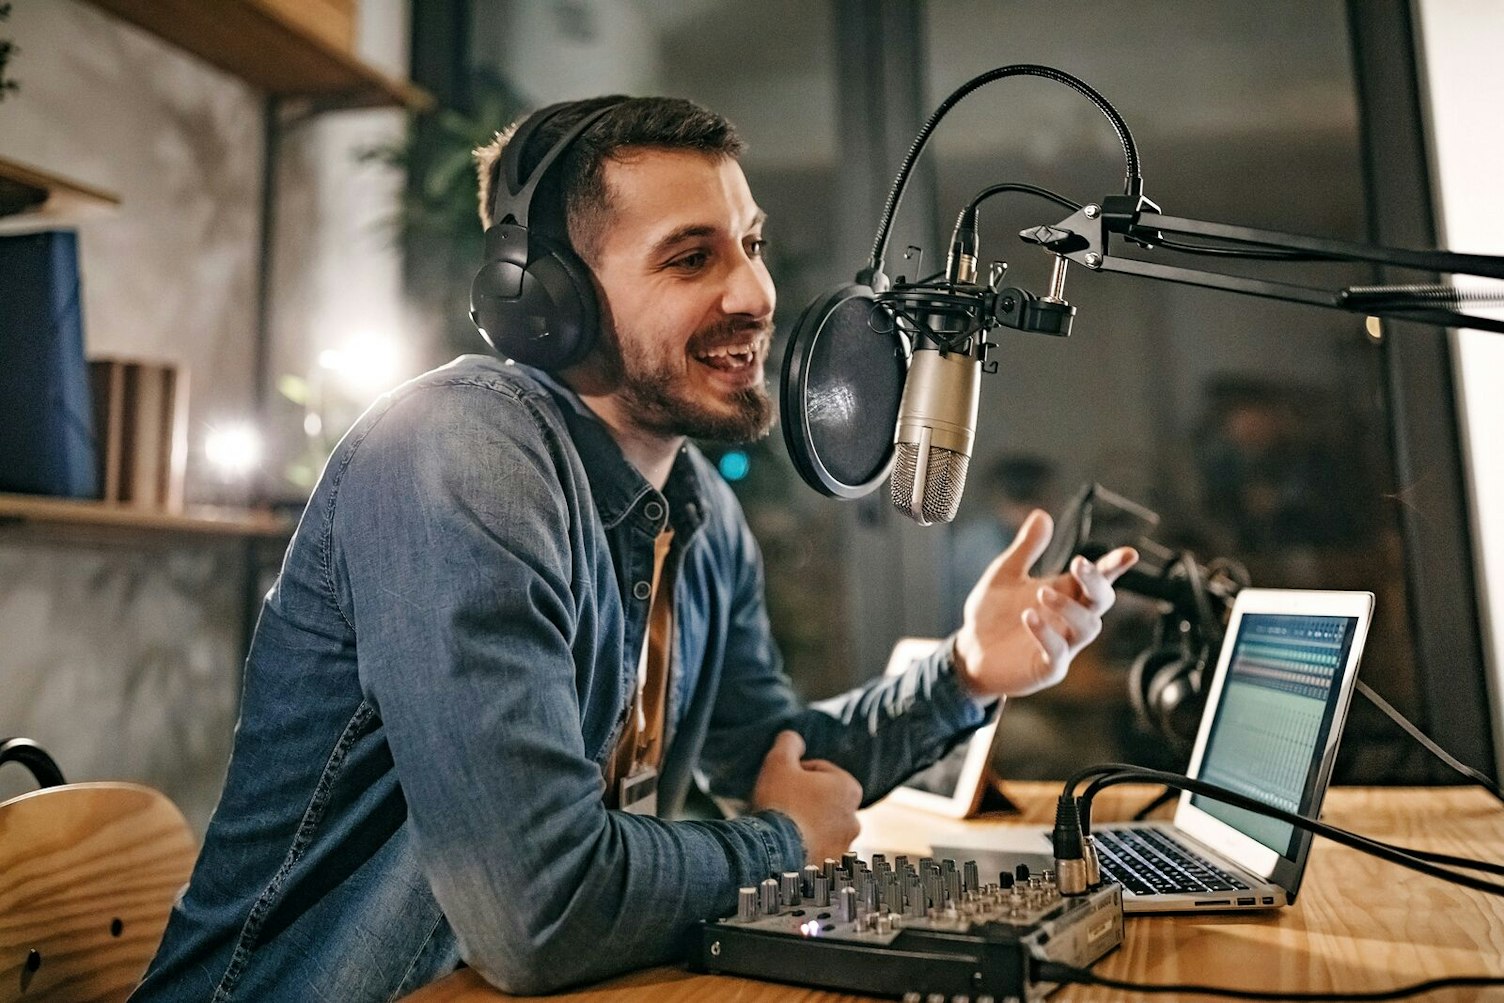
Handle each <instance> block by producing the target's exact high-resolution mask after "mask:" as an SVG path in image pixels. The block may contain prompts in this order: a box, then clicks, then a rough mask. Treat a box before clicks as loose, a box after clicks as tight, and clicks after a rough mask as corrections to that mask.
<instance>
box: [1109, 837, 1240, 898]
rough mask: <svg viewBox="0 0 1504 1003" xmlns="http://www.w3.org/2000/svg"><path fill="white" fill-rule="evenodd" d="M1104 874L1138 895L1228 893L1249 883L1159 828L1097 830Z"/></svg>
mask: <svg viewBox="0 0 1504 1003" xmlns="http://www.w3.org/2000/svg"><path fill="white" fill-rule="evenodd" d="M1092 835H1093V836H1094V837H1095V838H1096V843H1097V856H1098V858H1100V860H1101V862H1102V873H1103V874H1104V875H1106V876H1107V877H1109V878H1112V879H1113V880H1114V881H1116V882H1118V883H1119V884H1121V885H1122V886H1123V888H1124V889H1125V890H1127V891H1129V892H1133V893H1134V894H1137V895H1168V894H1174V893H1176V892H1191V893H1195V892H1228V891H1233V890H1234V889H1237V890H1247V888H1248V885H1246V884H1245V883H1243V882H1242V881H1240V880H1238V879H1237V878H1235V877H1233V876H1232V875H1231V874H1228V873H1227V872H1226V871H1224V870H1222V869H1221V868H1220V867H1217V866H1216V865H1214V864H1212V863H1211V862H1210V861H1208V860H1207V859H1206V858H1204V857H1202V856H1201V855H1199V854H1197V853H1196V852H1195V851H1193V850H1188V849H1186V848H1185V847H1184V846H1182V845H1181V844H1180V843H1179V842H1177V841H1176V840H1174V839H1172V838H1171V837H1169V836H1167V835H1165V834H1164V833H1162V832H1160V831H1158V830H1156V829H1094V830H1093V831H1092Z"/></svg>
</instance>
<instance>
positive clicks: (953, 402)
mask: <svg viewBox="0 0 1504 1003" xmlns="http://www.w3.org/2000/svg"><path fill="white" fill-rule="evenodd" d="M976 255H977V246H976V215H975V213H974V212H963V213H962V214H961V218H960V219H959V220H958V221H957V223H956V232H955V235H954V236H953V237H952V238H951V248H950V257H949V260H948V261H947V264H946V285H947V286H948V287H950V288H951V289H952V290H956V292H955V293H953V294H952V295H951V296H948V297H943V298H942V297H931V298H927V299H925V300H921V301H920V303H921V305H922V307H923V309H921V310H919V311H917V312H918V314H919V316H920V319H921V320H922V321H923V325H922V326H920V327H918V329H917V330H916V331H915V332H914V333H915V339H914V353H913V356H912V358H911V359H910V362H909V372H908V376H907V378H906V379H905V380H904V385H903V399H902V400H901V402H900V403H899V406H898V424H897V426H896V428H895V429H894V434H893V450H894V457H893V474H892V477H891V479H890V480H889V482H888V483H889V486H890V489H891V491H892V496H893V507H894V508H896V509H898V511H900V512H902V513H903V514H904V515H906V516H908V517H909V518H910V519H913V520H914V521H915V522H917V523H919V524H920V525H921V526H929V525H933V524H934V523H937V522H950V521H951V520H952V519H954V518H955V517H956V511H957V509H958V508H959V507H960V504H961V492H962V490H963V489H964V488H965V487H966V468H967V465H968V464H969V463H970V462H971V447H972V444H973V442H974V441H975V440H976V430H977V401H978V399H979V397H980V393H981V386H982V355H983V352H984V349H983V348H982V339H981V338H980V336H977V337H973V338H968V337H967V331H968V330H969V329H971V328H974V326H975V324H974V321H975V317H976V311H977V309H978V305H979V300H978V301H977V302H971V300H973V299H975V297H970V296H968V295H967V294H966V293H964V292H960V290H964V289H967V288H975V286H974V285H973V281H974V279H975V276H976ZM896 292H897V293H898V295H899V296H902V295H903V290H896ZM958 343H959V344H958ZM949 346H955V347H949Z"/></svg>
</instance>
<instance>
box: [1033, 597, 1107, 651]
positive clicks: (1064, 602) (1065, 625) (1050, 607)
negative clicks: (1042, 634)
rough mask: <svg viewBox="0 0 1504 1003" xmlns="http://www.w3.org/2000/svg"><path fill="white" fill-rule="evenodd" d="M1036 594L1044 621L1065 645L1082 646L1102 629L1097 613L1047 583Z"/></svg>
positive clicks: (1100, 619)
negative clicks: (1062, 639) (1063, 640)
mask: <svg viewBox="0 0 1504 1003" xmlns="http://www.w3.org/2000/svg"><path fill="white" fill-rule="evenodd" d="M1037 595H1038V597H1039V602H1040V605H1041V606H1042V607H1043V612H1044V621H1045V623H1046V624H1048V625H1049V626H1051V627H1053V628H1054V630H1055V632H1056V633H1058V634H1059V635H1060V636H1061V637H1062V638H1064V639H1065V643H1066V644H1067V645H1069V646H1070V647H1072V648H1083V647H1085V646H1086V645H1087V644H1089V643H1091V642H1092V641H1093V640H1095V639H1096V636H1097V634H1098V633H1099V632H1100V631H1101V629H1102V618H1101V617H1099V616H1098V615H1097V614H1095V613H1093V612H1092V611H1091V610H1089V609H1087V608H1086V607H1085V606H1083V605H1081V604H1080V603H1079V602H1077V601H1076V600H1075V599H1072V598H1070V597H1069V596H1066V595H1064V594H1063V593H1061V592H1059V591H1057V590H1055V589H1052V588H1050V587H1049V586H1048V585H1044V586H1041V587H1040V589H1039V591H1038V593H1037Z"/></svg>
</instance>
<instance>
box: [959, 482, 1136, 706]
mask: <svg viewBox="0 0 1504 1003" xmlns="http://www.w3.org/2000/svg"><path fill="white" fill-rule="evenodd" d="M1052 532H1053V526H1052V523H1051V521H1050V517H1049V515H1048V514H1047V513H1045V512H1044V511H1042V510H1040V509H1035V510H1034V511H1033V512H1031V513H1029V517H1028V518H1027V519H1025V520H1024V524H1023V525H1022V526H1021V527H1019V530H1018V535H1017V536H1016V537H1014V539H1013V543H1012V545H1010V546H1009V547H1008V549H1007V550H1005V551H1003V553H1002V554H1000V555H998V558H997V559H996V560H995V561H993V562H992V564H991V565H990V566H988V568H987V570H986V572H984V573H983V575H982V578H981V580H980V581H978V582H977V584H976V587H975V588H973V589H972V590H971V594H970V595H969V596H967V597H966V607H965V611H964V614H963V618H962V621H961V629H960V631H958V632H957V634H956V662H957V665H956V668H957V671H958V672H959V673H960V674H961V678H962V679H963V681H964V682H965V683H966V686H967V688H968V689H969V690H970V691H971V692H972V693H973V694H974V695H976V696H979V697H994V696H1023V695H1025V694H1027V693H1033V692H1035V691H1037V690H1042V689H1044V688H1046V687H1048V686H1053V685H1055V684H1056V683H1058V682H1060V681H1061V680H1062V679H1064V678H1065V674H1066V671H1067V670H1068V669H1069V668H1070V665H1071V659H1073V658H1074V657H1075V656H1076V653H1077V652H1079V651H1080V650H1081V649H1082V648H1084V647H1086V646H1087V645H1088V644H1090V643H1091V642H1092V641H1093V640H1094V639H1095V638H1096V636H1097V635H1098V634H1100V633H1101V632H1102V614H1104V613H1106V612H1107V610H1108V609H1110V608H1111V607H1112V602H1113V598H1114V596H1113V591H1112V583H1113V582H1114V581H1116V580H1117V578H1118V576H1119V575H1121V574H1122V573H1123V572H1125V571H1127V570H1128V569H1129V568H1131V567H1133V565H1134V563H1135V562H1136V561H1137V560H1138V554H1137V552H1135V551H1134V550H1133V548H1131V547H1119V548H1118V549H1117V550H1114V551H1112V552H1111V553H1110V554H1107V555H1106V556H1105V557H1103V558H1102V559H1101V560H1099V561H1097V562H1096V563H1095V564H1093V563H1092V562H1091V561H1088V560H1087V559H1086V558H1084V557H1081V556H1077V557H1075V558H1073V559H1072V560H1071V565H1070V567H1069V568H1068V569H1067V570H1066V571H1065V572H1064V573H1062V574H1059V575H1055V576H1054V577H1052V578H1030V577H1029V568H1030V567H1031V566H1033V564H1034V562H1035V561H1037V560H1038V559H1039V556H1040V555H1041V554H1043V553H1044V550H1045V547H1047V546H1049V543H1050V536H1051V533H1052Z"/></svg>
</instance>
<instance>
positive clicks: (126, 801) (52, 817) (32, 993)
mask: <svg viewBox="0 0 1504 1003" xmlns="http://www.w3.org/2000/svg"><path fill="white" fill-rule="evenodd" d="M196 854H197V846H196V845H195V842H194V838H193V834H192V832H190V831H189V828H188V823H187V822H185V821H184V820H183V816H182V813H181V812H179V811H178V809H177V808H176V807H175V806H174V805H173V804H172V802H171V801H169V800H167V798H166V797H164V796H163V795H162V794H160V793H158V792H157V791H154V790H152V789H150V788H148V787H140V786H137V785H135V784H113V783H98V784H70V785H68V786H64V787H50V788H47V789H45V790H39V791H33V792H32V793H30V794H23V795H22V796H20V797H17V798H13V799H11V800H10V801H7V802H5V803H4V804H0V1001H3V1003H12V1001H26V1003H38V1001H58V1003H64V1001H66V1003H96V1001H99V1003H103V1001H113V1000H123V999H125V997H126V996H127V995H129V994H130V991H131V989H133V988H134V987H135V985H136V983H137V981H139V980H140V978H141V975H142V973H144V972H145V971H146V965H147V963H148V962H149V961H150V960H151V957H152V955H153V954H154V953H155V952H156V949H157V943H158V941H160V940H161V937H162V930H163V928H164V927H166V925H167V913H168V911H169V910H170V909H171V907H172V903H173V900H174V899H175V898H176V896H177V893H178V890H179V889H180V888H181V887H182V886H183V884H184V883H186V882H187V880H188V874H189V871H191V870H192V868H193V860H194V857H195V855H196ZM33 952H35V953H33ZM28 957H31V958H32V959H33V961H34V964H28ZM33 969H34V970H33Z"/></svg>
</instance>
